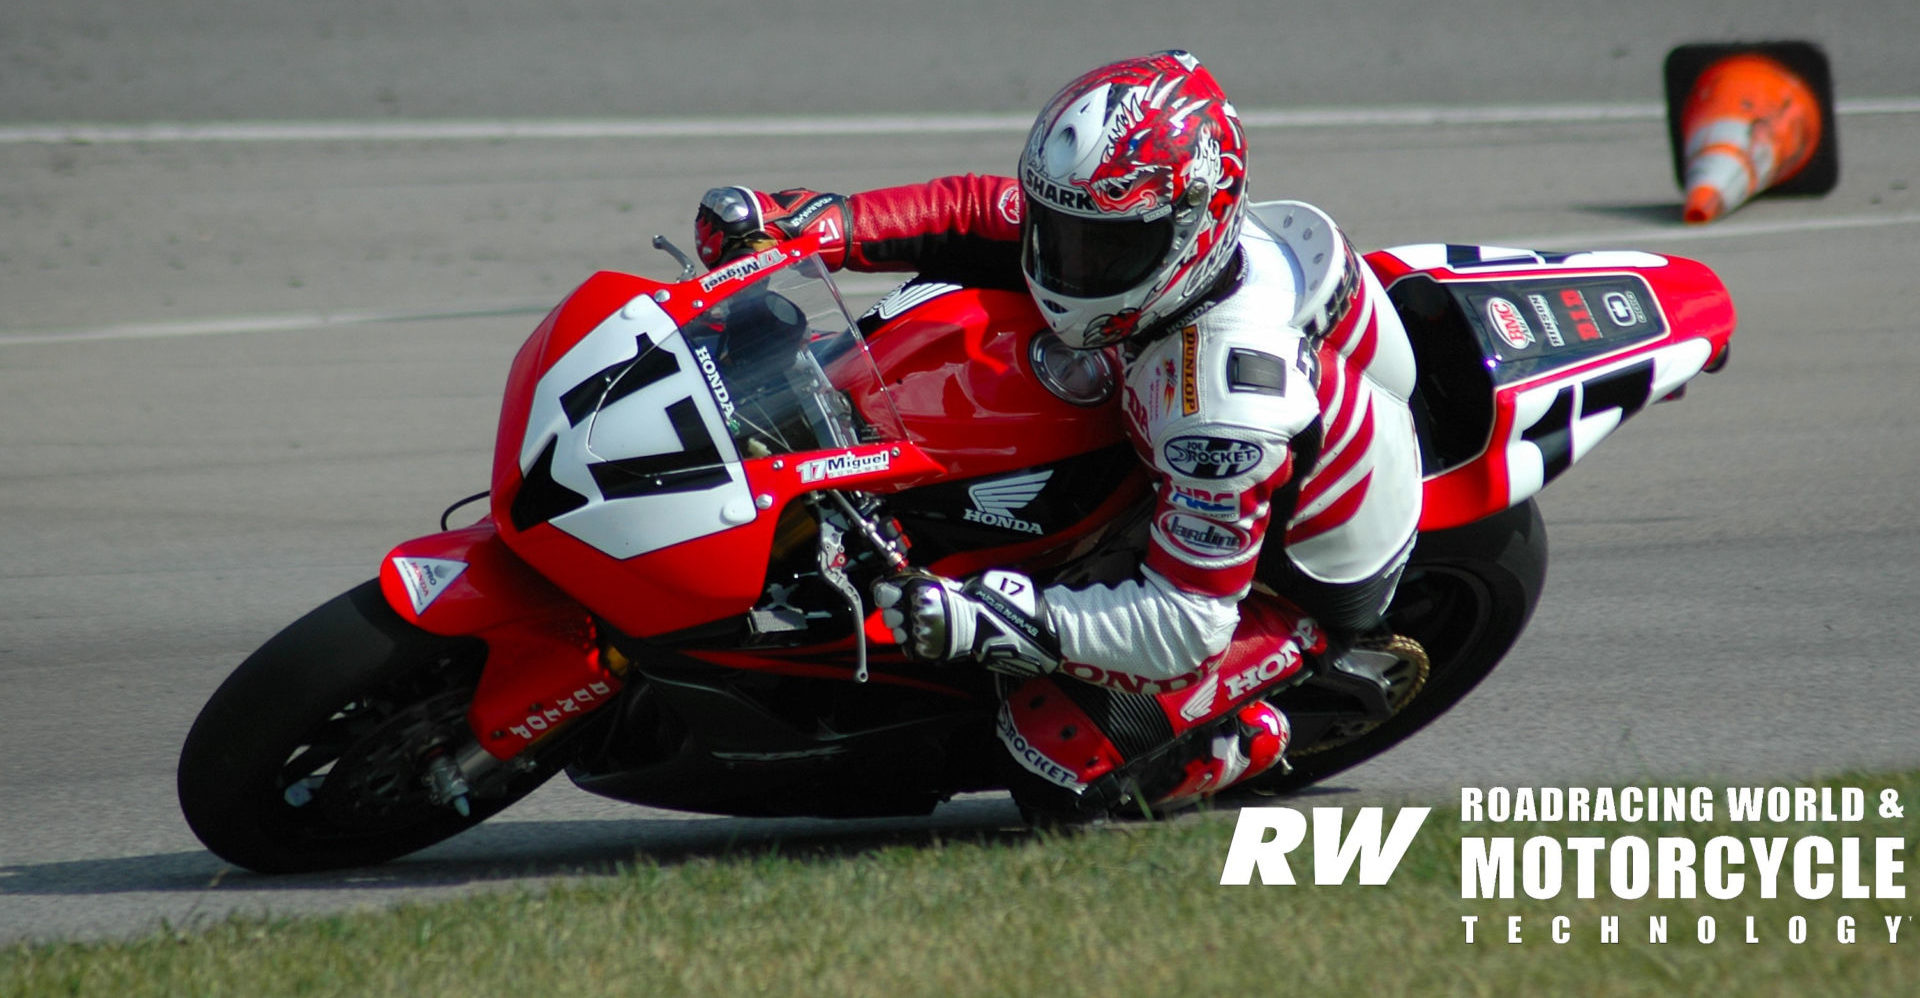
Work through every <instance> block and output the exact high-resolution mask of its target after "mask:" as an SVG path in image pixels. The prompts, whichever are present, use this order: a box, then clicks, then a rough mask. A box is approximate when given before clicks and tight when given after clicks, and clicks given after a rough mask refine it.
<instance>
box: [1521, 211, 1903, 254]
mask: <svg viewBox="0 0 1920 998" xmlns="http://www.w3.org/2000/svg"><path fill="white" fill-rule="evenodd" d="M1895 225H1920V214H1906V215H1855V216H1848V217H1840V218H1798V219H1784V220H1781V221H1777V222H1747V221H1736V222H1710V223H1708V224H1705V225H1689V226H1685V227H1682V226H1680V225H1677V224H1676V225H1672V226H1665V227H1658V226H1646V227H1642V228H1637V229H1615V230H1612V231H1609V232H1587V233H1573V234H1560V235H1552V236H1537V237H1530V238H1522V239H1517V240H1514V241H1511V242H1509V241H1506V240H1495V241H1494V243H1495V244H1496V245H1500V246H1514V247H1525V248H1527V249H1595V248H1602V247H1605V248H1610V249H1611V248H1626V247H1631V246H1633V245H1636V244H1639V243H1691V242H1705V241H1707V240H1710V239H1745V238H1750V237H1754V236H1778V235H1789V234H1794V233H1802V232H1839V231H1843V230H1846V229H1880V228H1886V227H1889V226H1895Z"/></svg>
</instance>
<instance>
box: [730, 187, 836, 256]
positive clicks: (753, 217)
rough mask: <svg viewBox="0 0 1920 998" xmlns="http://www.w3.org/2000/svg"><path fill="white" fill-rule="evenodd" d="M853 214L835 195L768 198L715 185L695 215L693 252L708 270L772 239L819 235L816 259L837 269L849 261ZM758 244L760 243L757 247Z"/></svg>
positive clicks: (743, 189)
mask: <svg viewBox="0 0 1920 998" xmlns="http://www.w3.org/2000/svg"><path fill="white" fill-rule="evenodd" d="M852 230H853V210H852V209H851V208H849V207H848V206H847V199H846V198H845V197H843V196H841V195H839V194H822V193H819V192H818V191H809V190H803V189H800V188H795V189H792V190H785V191H776V192H774V193H772V194H767V193H764V192H761V191H756V190H753V189H752V188H749V187H715V188H713V189H712V190H710V191H708V192H707V193H706V196H705V197H702V198H701V199H700V208H699V210H698V211H696V212H694V215H693V242H694V251H695V252H697V253H698V254H699V255H700V262H701V263H704V264H706V265H707V266H708V267H709V268H713V267H718V266H720V265H721V264H722V263H725V262H727V261H728V260H732V259H734V258H735V257H739V256H745V255H746V254H748V253H751V252H754V251H755V250H759V249H764V248H765V241H766V240H768V239H769V238H771V237H775V236H777V237H779V238H783V239H792V238H794V237H795V236H798V235H800V234H802V233H814V234H817V235H819V237H820V256H821V258H822V259H824V260H825V261H826V264H827V266H828V267H829V268H831V269H834V270H838V269H840V265H841V264H843V263H845V262H846V259H847V239H848V237H849V234H850V233H851V232H852ZM756 244H758V245H756Z"/></svg>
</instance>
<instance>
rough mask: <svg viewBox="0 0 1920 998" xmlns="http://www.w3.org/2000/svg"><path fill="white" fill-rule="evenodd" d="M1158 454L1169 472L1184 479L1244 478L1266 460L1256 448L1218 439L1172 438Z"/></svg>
mask: <svg viewBox="0 0 1920 998" xmlns="http://www.w3.org/2000/svg"><path fill="white" fill-rule="evenodd" d="M1161 453H1162V454H1163V455H1164V456H1165V457H1166V459H1167V464H1169V465H1171V466H1172V467H1173V470H1175V471H1178V472H1180V473H1181V474H1183V475H1186V476H1187V477H1188V478H1232V477H1233V476H1235V475H1244V474H1246V473H1247V472H1249V471H1252V470H1253V469H1255V468H1257V467H1259V466H1260V461H1261V459H1262V458H1264V457H1266V456H1267V455H1266V452H1265V451H1263V450H1261V449H1260V445H1259V444H1252V443H1247V442H1246V441H1244V440H1228V439H1225V438H1222V437H1174V438H1173V439H1172V440H1169V441H1167V445H1166V447H1165V448H1163V449H1162V451H1161Z"/></svg>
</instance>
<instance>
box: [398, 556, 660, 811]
mask: <svg viewBox="0 0 1920 998" xmlns="http://www.w3.org/2000/svg"><path fill="white" fill-rule="evenodd" d="M380 589H381V593H382V594H383V595H384V596H385V597H386V599H387V602H388V603H389V604H390V605H391V606H392V607H393V609H394V611H395V612H397V613H398V614H400V616H401V617H402V618H404V619H405V620H406V621H407V622H408V623H411V624H413V625H414V626H416V627H418V628H420V629H421V630H423V631H427V632H429V633H432V634H439V635H443V636H448V637H475V638H479V639H481V640H482V641H484V642H485V643H486V646H487V658H486V665H485V667H484V668H483V669H482V671H481V674H480V685H479V686H478V688H476V689H475V691H474V696H473V702H472V703H471V704H469V705H468V708H467V714H466V720H467V725H466V726H467V729H468V730H467V731H465V732H461V733H459V735H458V736H456V737H453V738H450V739H449V741H448V743H447V744H445V745H444V746H442V747H441V748H438V749H436V750H435V752H434V754H433V755H432V756H430V758H429V759H428V760H427V761H426V764H425V773H424V775H423V777H422V779H423V780H424V781H425V783H426V785H427V789H428V793H429V795H430V796H431V798H432V799H433V800H434V801H435V802H436V803H441V804H447V805H450V806H452V807H453V808H454V809H455V810H458V811H460V812H461V813H462V814H465V813H466V812H467V809H468V807H469V805H468V797H469V795H470V794H474V793H476V788H480V789H479V790H478V791H477V792H478V793H481V794H484V792H485V788H486V787H487V786H488V785H489V784H491V783H493V782H495V781H497V780H498V779H500V778H501V777H502V776H503V775H512V774H513V773H515V772H517V771H521V770H529V769H532V768H535V766H536V764H535V763H534V761H533V759H534V757H533V755H532V754H531V753H530V752H529V750H530V749H533V748H535V747H536V746H542V747H545V746H547V745H550V744H551V742H552V741H553V740H554V739H555V738H556V736H558V735H560V734H561V732H563V731H565V730H567V729H570V728H575V727H577V726H578V724H577V722H578V721H579V720H580V719H582V718H584V717H585V716H586V715H588V714H590V713H592V712H593V711H595V710H596V709H598V708H599V707H601V706H604V705H605V704H607V703H609V702H611V701H612V700H613V699H614V697H615V695H616V694H618V693H619V691H620V687H621V685H622V681H623V677H624V675H625V673H626V671H627V665H628V664H629V663H628V662H627V660H626V658H625V657H624V656H622V655H620V654H619V652H617V651H614V650H613V649H611V648H610V647H603V642H602V641H601V639H600V636H599V633H598V630H597V629H596V628H595V626H594V623H593V618H592V615H591V614H589V613H588V612H587V610H586V608H585V607H582V606H581V605H580V604H579V603H577V602H575V601H574V600H573V599H572V598H571V597H569V596H567V595H566V594H565V593H562V592H561V591H560V590H559V589H557V588H555V587H554V586H553V585H552V584H551V583H549V582H547V581H546V580H545V579H543V578H541V577H540V575H539V574H538V573H536V572H535V571H534V570H533V569H532V568H530V567H528V566H527V564H526V563H525V562H523V561H521V560H520V559H519V557H518V556H516V555H515V554H513V552H512V551H510V550H508V549H507V546H506V544H505V542H504V541H502V540H501V539H500V535H499V532H498V531H497V530H495V529H494V526H493V521H492V520H491V519H486V520H482V521H480V522H479V523H476V524H474V525H473V526H470V527H465V528H462V529H459V530H450V531H446V532H444V533H439V534H433V535H430V536H427V537H420V538H416V539H414V540H410V541H407V542H405V543H403V544H401V545H399V546H398V547H396V548H394V549H393V551H391V552H390V553H388V555H387V557H386V559H385V560H384V561H383V562H381V565H380Z"/></svg>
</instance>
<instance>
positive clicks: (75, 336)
mask: <svg viewBox="0 0 1920 998" xmlns="http://www.w3.org/2000/svg"><path fill="white" fill-rule="evenodd" d="M908 276H909V275H904V274H895V275H891V276H886V275H853V276H851V277H849V278H847V279H843V280H839V281H836V282H835V283H836V284H837V285H838V287H839V288H840V291H841V293H842V294H844V295H847V296H848V297H850V298H855V299H856V300H854V301H849V302H848V303H847V305H848V307H849V308H858V307H859V305H860V303H859V302H858V300H857V297H858V296H861V295H870V296H874V297H878V296H879V295H881V294H884V293H885V292H887V291H890V290H892V289H893V288H894V287H895V286H897V285H898V284H899V283H900V282H901V281H903V280H905V279H906V278H907V277H908ZM555 304H557V302H554V301H525V302H498V303H494V304H490V305H480V306H467V307H464V308H441V309H417V310H413V311H399V310H387V311H359V312H290V313H281V314H277V315H251V316H246V315H243V316H229V317H223V318H212V319H180V320H177V321H169V322H131V323H121V324H118V325H111V326H92V327H86V328H78V329H43V330H35V331H21V332H14V333H5V332H0V347H5V346H28V345H34V344H47V343H89V342H97V341H101V340H114V341H124V340H164V339H177V338H179V337H184V336H232V335H239V334H247V333H297V332H313V331H316V330H324V329H340V328H347V327H352V326H368V325H374V324H377V323H401V322H434V321H444V320H455V319H491V318H498V317H502V316H508V317H510V316H531V315H545V314H546V313H547V312H549V311H551V310H552V309H553V306H554V305H555ZM856 314H857V313H856ZM529 331H531V327H529Z"/></svg>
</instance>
